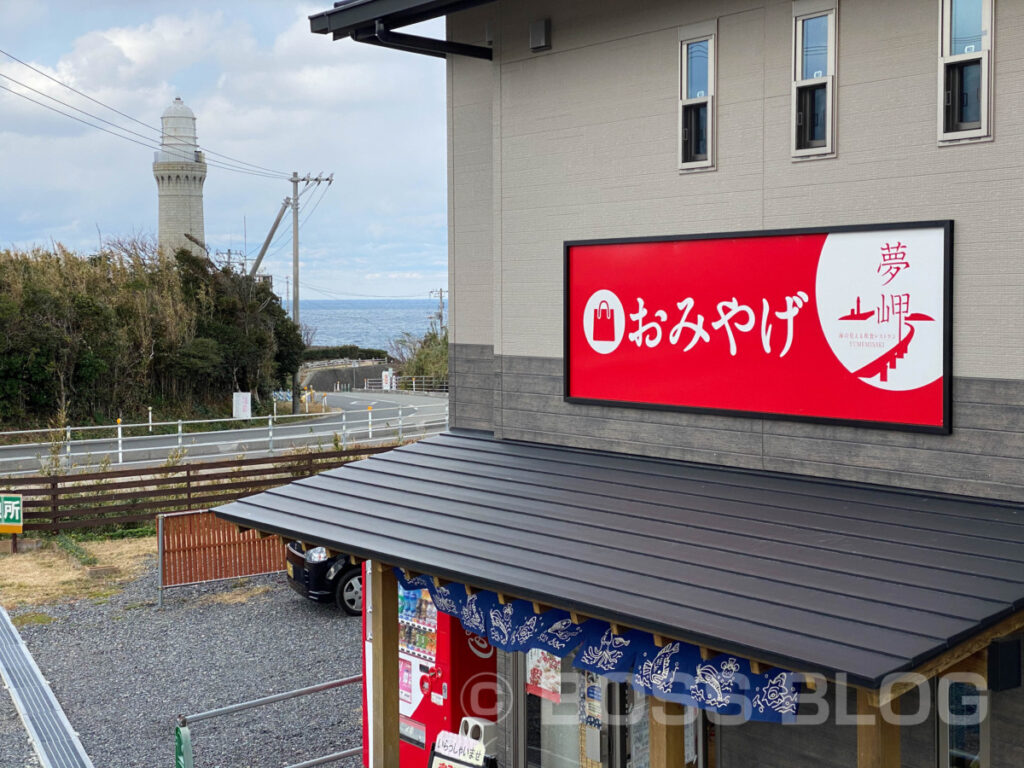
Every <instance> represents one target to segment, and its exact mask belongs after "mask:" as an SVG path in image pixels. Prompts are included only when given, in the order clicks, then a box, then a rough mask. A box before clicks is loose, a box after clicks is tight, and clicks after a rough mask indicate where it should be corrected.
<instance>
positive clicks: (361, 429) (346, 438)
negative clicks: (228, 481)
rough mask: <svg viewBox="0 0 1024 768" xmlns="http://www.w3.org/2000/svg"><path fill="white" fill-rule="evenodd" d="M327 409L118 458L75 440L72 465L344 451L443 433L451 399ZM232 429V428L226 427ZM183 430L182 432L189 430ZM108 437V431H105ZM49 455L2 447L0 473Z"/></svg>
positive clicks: (33, 446)
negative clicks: (317, 448)
mask: <svg viewBox="0 0 1024 768" xmlns="http://www.w3.org/2000/svg"><path fill="white" fill-rule="evenodd" d="M326 395H327V404H328V406H329V407H330V408H331V409H333V410H334V411H335V412H333V413H330V414H327V415H324V416H312V417H310V416H303V417H301V418H296V417H292V416H291V415H290V414H289V415H287V416H286V415H285V414H284V412H283V411H284V409H281V408H280V406H279V411H278V413H279V416H278V419H277V421H275V422H274V425H273V428H272V429H271V428H269V427H268V426H266V425H264V426H260V427H250V428H245V429H220V430H219V431H216V432H192V433H189V432H187V431H186V432H185V433H184V434H183V435H182V437H181V440H180V444H179V438H178V435H177V434H171V435H145V436H141V437H124V438H123V439H122V442H121V446H120V449H121V450H120V453H119V452H118V443H117V440H116V438H114V439H112V438H108V437H104V438H101V439H93V440H74V441H72V443H71V453H70V461H71V463H72V464H73V465H74V466H76V467H86V466H97V465H99V464H100V463H101V462H103V460H104V457H106V458H107V459H108V460H109V462H110V466H111V468H112V469H113V468H117V466H118V465H124V466H125V467H126V468H127V467H130V466H145V465H153V464H162V463H163V462H165V461H167V459H168V456H170V455H172V454H173V453H175V452H177V451H184V458H185V459H192V460H194V459H203V458H206V459H210V460H214V459H217V458H232V457H235V456H238V455H240V454H245V455H246V456H256V455H262V454H264V453H266V452H267V451H268V450H270V449H271V447H272V448H273V451H274V452H275V453H278V452H280V451H285V450H288V449H290V448H297V447H302V446H307V445H316V444H319V445H322V446H324V448H325V449H327V448H330V447H331V446H332V444H334V443H335V442H337V443H338V444H339V445H340V446H344V447H349V446H351V445H353V444H354V443H357V442H358V443H366V442H370V441H373V442H382V441H386V440H393V439H395V438H397V437H398V435H399V433H400V432H401V434H402V436H403V437H408V436H411V435H412V434H419V433H421V432H422V431H423V430H424V429H426V430H427V431H429V432H438V431H441V430H442V429H444V424H445V418H446V415H445V414H446V408H447V405H448V399H447V397H444V396H431V395H405V394H401V395H398V394H393V393H386V394H385V393H382V392H366V393H363V392H340V393H339V392H334V393H330V392H329V393H326ZM217 426H224V427H229V426H230V423H228V422H225V423H224V424H223V425H217ZM186 430H187V426H186ZM104 434H109V432H104ZM66 449H67V446H66V445H61V446H60V458H61V462H62V464H63V465H64V466H66V463H67V461H68V454H67V450H66ZM49 452H50V445H49V444H48V443H30V444H21V445H13V446H6V447H2V448H0V474H18V473H30V472H36V471H38V470H39V469H40V467H41V466H43V465H44V464H45V462H46V461H47V459H48V456H49Z"/></svg>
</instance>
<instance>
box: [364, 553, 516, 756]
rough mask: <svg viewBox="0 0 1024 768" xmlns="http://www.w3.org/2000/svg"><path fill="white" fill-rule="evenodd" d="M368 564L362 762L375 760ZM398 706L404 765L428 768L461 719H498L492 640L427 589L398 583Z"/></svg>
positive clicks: (400, 752)
mask: <svg viewBox="0 0 1024 768" xmlns="http://www.w3.org/2000/svg"><path fill="white" fill-rule="evenodd" d="M367 566H368V563H364V564H363V634H362V637H363V681H364V685H363V746H364V749H363V765H364V766H369V764H370V739H369V734H370V718H371V717H372V711H373V710H372V707H371V704H370V699H369V695H370V693H369V684H368V683H369V672H370V669H371V667H372V658H373V645H372V637H371V636H370V626H371V624H370V618H369V617H370V614H372V612H373V606H372V605H371V603H370V594H371V591H370V588H369V587H370V585H369V581H368V578H369V576H370V569H369V567H367ZM398 648H399V650H398V658H397V659H395V663H396V664H398V688H399V690H398V697H399V702H398V709H399V723H398V729H399V738H400V743H399V760H400V761H401V764H400V768H428V763H429V759H430V749H431V746H432V745H433V743H434V742H435V741H436V738H437V734H438V733H439V732H441V731H456V732H457V731H458V730H459V725H460V723H461V722H462V718H463V717H479V718H482V719H485V720H494V719H495V713H496V711H497V678H496V672H497V666H496V658H495V657H496V653H495V649H494V647H493V646H492V645H491V644H490V643H489V642H487V639H486V638H484V637H480V636H479V635H475V634H473V633H471V632H467V631H466V630H464V629H463V628H462V624H461V623H460V622H459V620H458V619H457V618H453V617H451V616H448V615H447V614H444V613H439V612H438V611H437V609H436V608H435V607H434V603H433V601H432V600H431V599H430V592H429V591H428V590H426V589H415V590H404V589H402V587H401V586H399V588H398Z"/></svg>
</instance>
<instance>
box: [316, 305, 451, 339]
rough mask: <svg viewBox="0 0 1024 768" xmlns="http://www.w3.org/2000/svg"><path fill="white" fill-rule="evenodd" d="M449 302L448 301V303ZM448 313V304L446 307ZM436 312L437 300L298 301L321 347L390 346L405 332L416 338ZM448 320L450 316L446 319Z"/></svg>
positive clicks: (423, 332)
mask: <svg viewBox="0 0 1024 768" xmlns="http://www.w3.org/2000/svg"><path fill="white" fill-rule="evenodd" d="M445 303H446V305H447V302H445ZM445 310H446V314H447V306H445ZM436 315H437V299H331V300H320V299H313V300H309V301H300V302H299V320H301V321H302V324H303V325H308V326H310V327H311V328H315V329H316V335H315V336H314V337H313V344H314V345H315V346H318V347H326V346H336V345H340V344H356V345H357V346H360V347H370V348H373V349H384V350H387V349H388V343H389V342H390V341H391V340H392V339H394V338H397V337H398V336H400V335H402V333H403V332H405V331H408V332H409V333H412V334H413V335H415V336H417V337H421V336H423V335H424V334H425V333H426V332H427V331H428V330H429V328H430V319H431V318H432V317H436ZM445 319H446V320H447V317H446V318H445Z"/></svg>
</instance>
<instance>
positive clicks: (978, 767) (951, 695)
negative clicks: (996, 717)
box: [938, 679, 992, 768]
mask: <svg viewBox="0 0 1024 768" xmlns="http://www.w3.org/2000/svg"><path fill="white" fill-rule="evenodd" d="M988 704H989V700H988V691H984V690H980V689H979V688H977V687H976V686H974V685H972V684H971V683H967V682H953V681H951V680H945V679H943V680H940V681H939V710H938V735H939V749H938V756H939V759H938V765H939V768H991V765H992V764H991V762H990V761H989V728H988V723H989V717H988V714H989V713H988Z"/></svg>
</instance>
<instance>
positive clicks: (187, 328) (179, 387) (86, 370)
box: [0, 240, 304, 426]
mask: <svg viewBox="0 0 1024 768" xmlns="http://www.w3.org/2000/svg"><path fill="white" fill-rule="evenodd" d="M303 346H304V345H303V342H302V338H301V335H300V333H299V329H298V327H297V326H296V325H295V324H294V323H293V322H292V321H291V319H290V318H289V317H288V316H287V315H286V313H285V311H284V309H283V308H282V307H281V303H280V299H279V298H278V297H277V296H275V295H274V294H273V293H272V292H271V290H270V287H269V286H268V285H266V284H264V283H259V282H256V281H253V280H250V279H249V278H248V277H247V276H245V275H243V274H239V273H237V272H233V271H231V270H230V269H228V268H218V267H216V266H215V265H214V264H213V263H212V262H211V261H210V260H209V259H208V258H207V257H205V256H196V255H194V254H193V253H192V252H191V251H189V250H185V249H182V250H179V251H178V252H177V253H175V254H174V255H173V256H170V257H165V256H161V255H158V254H157V253H156V250H155V248H153V247H152V245H151V244H149V243H146V242H144V241H135V240H132V241H116V242H112V243H109V244H108V245H107V246H106V247H104V249H103V250H102V251H101V252H100V253H96V254H92V255H87V256H82V255H79V254H76V253H73V252H71V251H69V250H66V249H65V248H63V247H61V246H60V245H57V246H55V248H54V249H52V250H43V249H35V250H32V251H18V250H0V424H3V425H6V426H28V425H39V424H45V423H46V422H48V421H50V420H52V419H53V418H54V417H55V416H56V415H57V414H58V413H62V414H64V415H65V416H66V418H67V420H68V421H70V422H71V423H73V424H74V423H78V424H81V423H88V422H93V421H97V422H100V421H102V422H109V421H110V420H112V419H113V418H116V417H118V416H124V417H128V416H130V415H132V414H139V413H144V412H145V407H146V406H148V405H157V406H164V407H167V406H170V407H172V408H175V407H178V406H180V407H182V408H184V407H190V406H192V405H195V404H200V403H205V402H210V401H213V400H217V401H223V400H225V399H226V398H228V397H229V396H230V392H232V391H251V392H252V393H253V396H254V398H255V399H256V400H257V401H258V400H259V398H260V397H264V396H266V395H268V394H269V392H270V390H271V389H272V388H273V387H275V386H284V385H285V383H286V380H287V378H288V377H289V375H291V374H292V373H293V372H295V371H297V370H298V367H299V363H300V361H301V357H302V351H303Z"/></svg>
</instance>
